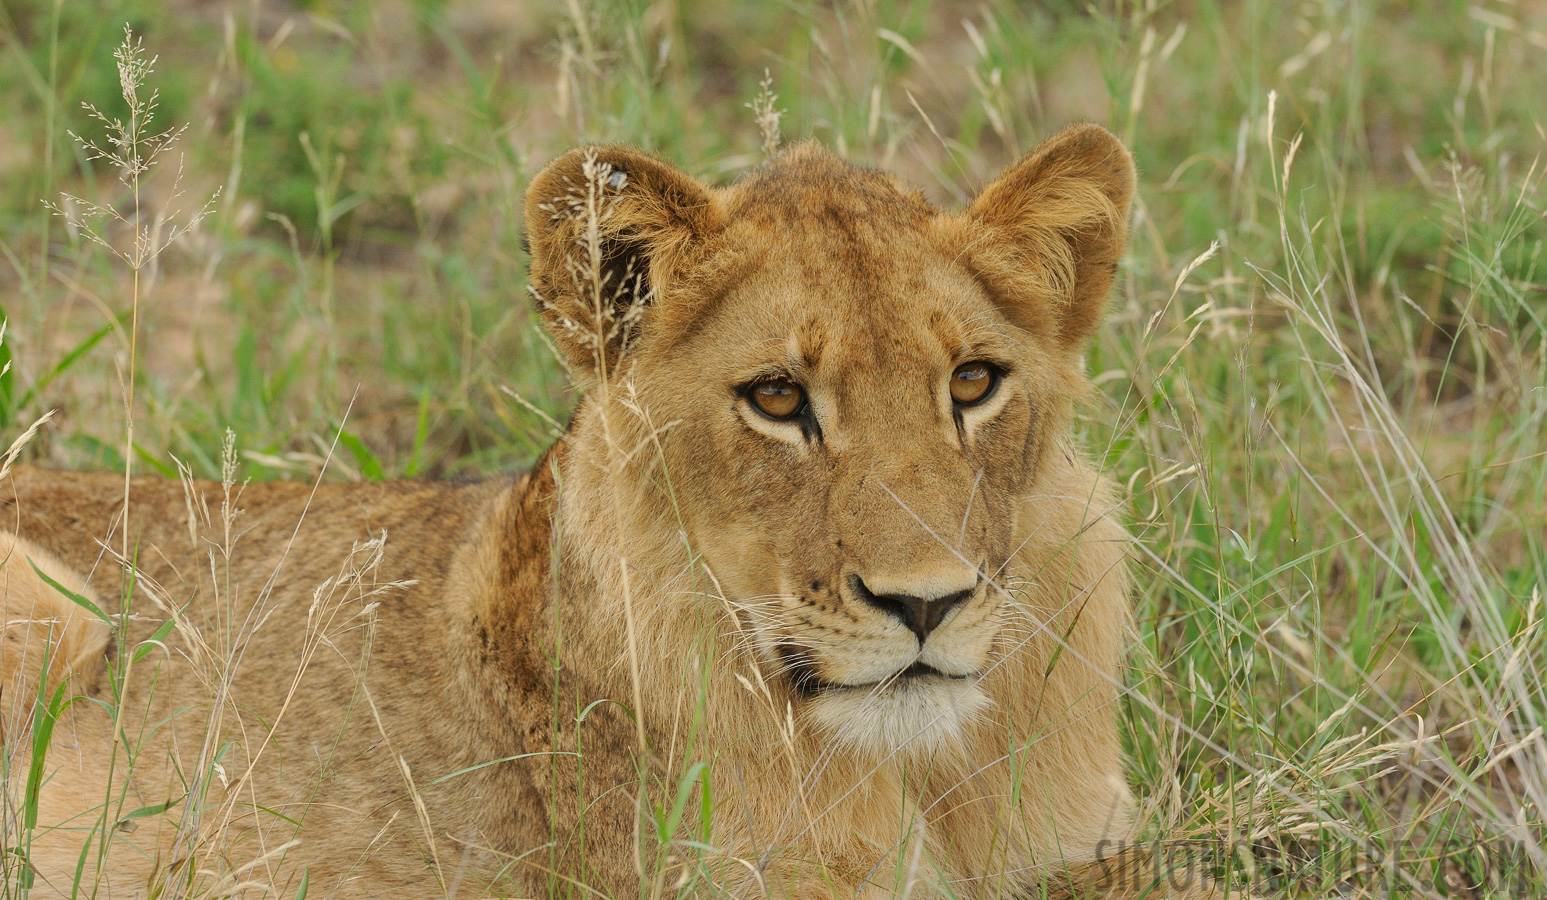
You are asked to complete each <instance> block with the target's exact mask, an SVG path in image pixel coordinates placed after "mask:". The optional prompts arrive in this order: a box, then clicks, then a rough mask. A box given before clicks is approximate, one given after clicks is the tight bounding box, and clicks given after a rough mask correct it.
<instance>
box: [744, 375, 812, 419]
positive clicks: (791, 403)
mask: <svg viewBox="0 0 1547 900" xmlns="http://www.w3.org/2000/svg"><path fill="white" fill-rule="evenodd" d="M747 396H748V397H749V398H750V399H751V400H752V405H753V406H755V407H757V410H758V412H760V413H762V414H763V415H765V416H768V417H769V418H770V419H793V418H794V417H795V416H797V415H799V414H800V413H801V411H802V410H804V409H805V407H806V392H805V391H803V390H801V389H800V387H799V386H798V385H795V384H791V383H790V382H788V381H784V380H782V379H781V380H777V381H765V382H763V383H761V384H758V385H755V386H753V388H752V390H750V391H748V392H747Z"/></svg>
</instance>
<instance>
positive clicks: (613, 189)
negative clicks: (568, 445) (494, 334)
mask: <svg viewBox="0 0 1547 900" xmlns="http://www.w3.org/2000/svg"><path fill="white" fill-rule="evenodd" d="M722 225H723V214H722V213H721V210H720V205H719V203H718V201H717V200H716V199H715V198H714V196H713V195H712V193H711V192H710V191H709V189H708V188H707V187H705V186H704V185H703V184H702V183H701V182H699V181H698V180H697V179H695V178H693V177H692V176H691V175H688V174H687V173H686V172H683V171H681V170H679V169H677V168H674V167H673V166H671V165H668V164H667V163H664V162H662V161H661V160H659V159H656V158H655V157H653V156H650V155H648V154H645V153H642V152H640V151H638V150H634V149H631V148H628V147H583V148H581V149H578V150H571V151H570V152H568V153H566V154H564V155H563V156H561V157H559V158H558V159H556V160H554V161H553V162H551V163H549V164H548V166H547V167H546V168H544V169H543V170H542V171H541V172H539V173H538V175H537V177H536V178H534V179H532V183H531V185H530V186H529V187H528V188H527V191H526V232H527V243H528V249H529V250H530V251H531V254H532V266H531V276H530V279H529V282H530V286H531V290H532V293H533V294H534V295H535V296H536V299H537V306H538V310H539V312H541V314H542V319H543V324H544V325H546V326H547V328H548V331H549V333H551V334H552V335H553V338H554V341H555V342H556V343H557V344H558V346H559V348H560V349H561V350H562V351H563V352H564V355H565V356H566V357H568V359H569V363H570V367H571V370H572V371H574V372H577V373H583V374H585V375H589V376H593V377H596V376H605V377H610V375H611V373H613V372H615V371H616V370H617V364H618V361H619V359H620V358H621V357H622V355H623V352H624V350H625V349H626V347H627V346H628V343H629V341H630V339H631V338H632V337H633V335H634V333H635V331H636V329H637V328H638V327H639V326H640V325H641V324H642V322H643V320H644V319H646V318H648V317H649V315H650V313H651V310H650V307H651V306H653V305H655V304H657V303H659V302H661V300H662V298H664V297H666V296H668V295H669V294H670V293H671V292H672V289H673V287H674V285H673V284H672V279H673V278H674V277H676V276H677V275H678V274H679V273H681V272H682V271H683V270H684V269H686V268H688V267H689V266H690V264H691V262H692V261H693V259H694V258H695V257H696V255H697V254H698V253H699V252H700V251H701V250H702V248H703V247H704V245H705V243H706V241H707V240H708V238H709V237H710V236H711V235H713V234H715V233H717V232H718V231H719V230H720V228H721V227H722Z"/></svg>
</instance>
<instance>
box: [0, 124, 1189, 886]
mask: <svg viewBox="0 0 1547 900" xmlns="http://www.w3.org/2000/svg"><path fill="white" fill-rule="evenodd" d="M1133 187H1134V174H1133V166H1132V164H1131V162H1130V159H1129V156H1128V153H1127V151H1126V150H1125V149H1124V148H1123V147H1122V145H1121V144H1120V143H1119V142H1118V141H1117V140H1116V139H1115V138H1114V137H1113V136H1112V135H1111V134H1109V133H1108V132H1106V131H1104V130H1103V129H1101V128H1099V127H1095V126H1080V127H1076V128H1071V129H1069V130H1067V131H1064V132H1062V133H1061V134H1059V135H1057V136H1056V137H1054V138H1052V139H1051V140H1049V141H1047V142H1046V143H1044V144H1042V145H1041V146H1040V147H1038V148H1036V149H1035V150H1034V151H1032V152H1031V153H1030V154H1029V155H1027V156H1026V157H1025V158H1023V159H1021V160H1020V161H1018V162H1016V163H1014V164H1013V165H1011V166H1009V167H1008V168H1006V169H1005V170H1004V171H1003V172H1002V173H1001V174H1000V175H999V176H998V177H997V178H996V179H995V180H994V181H993V182H992V183H990V184H989V185H988V186H987V187H986V188H984V189H983V191H982V192H981V193H980V194H979V195H978V196H977V198H976V199H975V200H973V201H972V203H971V204H970V205H969V206H968V207H967V208H966V209H965V210H964V211H960V212H951V211H942V210H940V209H937V208H935V207H934V206H932V205H931V204H930V203H928V202H927V201H926V200H925V199H924V197H923V196H922V195H921V194H920V193H918V192H916V191H909V190H906V189H904V188H902V187H900V186H899V185H898V183H897V182H896V181H895V180H894V179H893V178H891V177H890V176H888V175H885V174H882V173H880V172H875V171H871V170H867V169H862V168H858V167H855V166H853V165H850V164H848V163H846V162H843V161H842V160H839V159H837V158H835V157H834V156H832V155H830V154H829V153H827V152H826V151H824V150H822V149H820V148H819V147H817V146H815V145H812V144H805V145H801V146H798V147H795V148H793V149H791V150H789V151H787V152H786V153H784V154H783V155H781V156H780V157H778V158H777V159H774V160H773V161H771V162H770V163H768V164H767V165H766V166H764V167H763V168H762V169H760V170H758V171H756V172H753V173H750V174H748V175H746V176H745V177H743V178H741V179H740V180H738V181H737V182H735V183H734V184H731V185H729V186H726V187H709V186H706V185H704V184H702V183H700V182H698V181H696V180H695V179H693V178H692V177H690V176H688V175H686V174H684V173H683V172H681V171H678V170H677V169H675V168H673V167H671V166H669V165H667V164H666V163H664V162H662V161H660V160H658V159H656V158H654V157H651V156H648V155H646V154H644V153H640V152H637V151H634V150H630V149H626V148H620V147H595V148H587V149H582V150H576V151H573V152H571V153H568V154H566V155H565V156H563V157H561V158H559V159H558V160H556V161H554V162H553V163H552V164H550V165H549V166H548V167H547V168H546V169H544V170H543V171H542V172H541V173H540V174H538V175H537V177H536V178H535V179H533V181H532V183H531V185H530V187H529V189H528V191H527V195H526V197H527V199H526V228H527V231H528V236H529V239H530V249H531V254H532V261H531V277H530V288H531V291H532V293H533V295H534V297H535V299H536V302H537V306H538V309H539V310H540V312H541V316H542V319H543V322H544V324H545V325H546V327H547V329H548V331H549V333H550V334H551V335H552V339H553V341H554V343H555V344H556V346H557V347H558V349H559V350H560V352H561V353H562V354H563V355H564V357H565V358H566V359H567V361H568V363H569V365H570V367H571V370H572V372H573V375H574V378H575V379H576V381H577V382H578V383H579V384H580V385H581V386H582V387H584V388H585V389H586V393H585V395H584V397H583V399H582V400H581V401H580V403H579V406H578V408H577V409H576V411H575V414H574V417H573V420H572V422H571V424H570V426H569V428H568V430H567V432H566V433H565V434H564V435H563V437H562V438H560V439H559V440H558V442H557V443H556V444H554V446H553V447H552V448H551V449H550V450H549V451H548V452H547V453H546V454H545V455H544V456H543V457H542V458H541V459H540V460H539V461H538V462H537V464H536V465H535V466H534V467H533V468H532V470H531V471H530V472H528V473H526V474H525V475H522V476H520V477H519V478H513V479H503V480H494V481H489V482H484V483H477V484H469V483H425V482H396V483H387V484H325V485H322V486H320V487H318V488H316V490H315V492H314V491H313V490H312V489H311V488H310V487H309V486H306V485H298V484H257V485H251V486H248V487H246V488H245V490H244V491H243V492H241V493H240V496H239V497H233V496H232V494H233V493H234V491H233V489H231V488H230V487H229V486H227V487H222V486H221V485H217V484H205V483H195V484H193V485H191V486H190V487H188V488H187V489H186V490H185V488H184V487H183V486H180V485H178V484H176V483H171V482H163V481H159V480H156V479H140V480H137V481H135V482H134V484H133V486H132V490H131V492H130V501H129V505H128V508H127V511H125V509H124V499H123V482H122V479H121V477H120V476H116V475H110V474H101V475H95V474H76V473H64V472H48V471H41V470H35V469H34V470H23V471H18V473H17V474H16V476H15V479H14V481H15V484H14V491H8V492H7V497H8V499H6V500H5V501H4V503H5V505H6V506H7V507H8V508H7V509H6V510H5V514H6V516H7V517H8V518H7V519H6V521H8V522H14V523H15V525H16V534H17V535H19V536H20V538H21V541H19V542H18V541H16V540H15V539H14V538H12V537H10V536H9V535H7V536H5V538H4V548H0V549H5V550H7V552H9V555H10V561H9V562H8V563H7V565H6V568H5V570H4V573H0V574H5V575H8V576H9V577H10V579H11V580H10V589H11V593H10V594H8V595H7V599H6V612H7V616H8V618H9V619H12V620H13V621H12V622H11V624H10V625H9V626H8V631H7V638H6V643H5V649H6V654H7V655H6V656H5V657H4V662H3V665H4V669H3V671H4V673H5V677H6V679H7V680H6V683H5V687H6V691H7V692H8V693H7V696H8V697H19V698H20V699H21V700H22V701H24V702H25V701H26V700H27V698H30V697H34V696H35V695H36V694H37V693H38V690H39V689H38V685H39V682H40V681H41V682H42V683H43V684H45V685H58V684H61V683H64V682H65V680H66V679H71V681H70V683H71V684H75V685H77V687H76V689H77V690H79V691H82V692H84V693H85V696H84V697H83V698H82V699H81V700H79V701H77V702H75V703H74V704H73V705H71V706H70V708H69V709H68V710H67V711H66V712H65V713H64V714H63V716H62V717H61V718H60V720H59V722H58V723H57V731H56V736H55V741H54V746H53V747H51V748H50V749H49V752H48V754H47V756H46V758H45V760H44V761H43V763H42V766H43V768H42V769H41V770H40V771H46V773H47V777H46V778H45V779H44V780H43V781H42V782H41V792H40V794H39V796H38V798H37V815H38V819H37V821H38V823H39V824H38V826H37V828H36V829H35V830H33V831H32V832H30V836H29V841H30V843H28V845H27V846H28V850H27V854H28V856H27V858H28V860H29V862H30V864H31V866H32V868H33V869H34V870H35V872H36V874H37V878H38V880H37V884H36V886H35V888H34V890H44V889H45V888H46V889H47V890H53V891H58V892H60V893H68V892H69V891H70V885H71V883H72V880H74V879H76V878H77V877H78V876H77V873H78V872H85V873H86V877H87V880H88V881H91V880H95V881H96V882H97V883H99V884H100V885H103V886H104V887H103V888H102V889H103V890H104V891H111V892H114V895H118V894H122V895H125V896H127V895H129V894H131V893H135V892H139V894H138V895H143V894H144V892H145V891H147V890H148V891H149V892H150V893H151V894H153V895H154V894H160V895H166V896H171V895H172V894H174V893H175V894H176V895H180V896H190V895H203V894H206V893H232V892H241V890H243V889H244V888H243V887H242V886H243V885H261V886H262V887H263V889H264V890H273V891H278V892H280V893H281V894H283V895H284V896H292V895H294V894H296V893H297V891H298V890H299V888H300V886H301V885H303V884H304V885H306V888H307V893H308V896H341V897H387V896H392V897H407V896H426V895H436V896H439V895H446V896H451V895H461V896H483V895H497V896H528V897H530V896H537V895H543V896H549V895H554V894H560V893H565V894H567V893H568V892H570V891H573V890H582V891H583V892H589V891H591V890H595V891H598V892H601V893H604V894H607V895H611V896H624V895H634V894H636V893H637V892H639V891H640V890H641V885H649V886H650V889H651V891H652V892H653V893H658V892H660V891H661V890H663V889H664V890H669V891H678V892H693V893H696V892H701V891H704V890H709V891H713V892H717V891H720V890H726V891H732V892H736V893H737V894H738V895H741V896H749V895H761V894H769V895H774V896H780V897H783V896H797V897H818V896H821V897H828V896H831V897H852V896H855V895H856V894H864V895H866V896H882V895H888V894H893V893H906V894H907V895H908V896H911V897H934V896H957V897H961V896H966V897H998V896H1017V895H1021V896H1026V895H1032V894H1035V895H1038V896H1041V895H1043V894H1045V893H1051V894H1054V895H1059V894H1062V893H1064V892H1068V891H1075V890H1080V889H1082V887H1090V886H1094V887H1095V888H1096V889H1097V890H1102V891H1105V890H1108V889H1110V890H1114V891H1121V890H1123V889H1125V888H1126V889H1130V890H1131V891H1132V892H1133V893H1135V894H1137V895H1143V894H1146V893H1149V892H1150V891H1151V888H1152V884H1153V882H1154V878H1153V877H1150V876H1153V875H1154V874H1155V873H1153V872H1151V873H1148V874H1147V876H1146V877H1145V878H1140V877H1134V878H1132V879H1129V880H1127V881H1126V882H1125V883H1123V884H1118V883H1114V882H1113V880H1112V879H1111V877H1110V876H1111V875H1112V874H1113V873H1114V872H1115V871H1117V868H1116V867H1114V866H1112V865H1110V863H1111V862H1112V860H1109V859H1107V858H1105V857H1106V856H1109V855H1110V854H1108V853H1106V852H1105V848H1109V847H1112V846H1114V845H1116V844H1118V843H1120V842H1122V841H1124V840H1125V839H1127V838H1128V837H1130V834H1129V829H1130V825H1129V820H1130V815H1131V809H1132V806H1133V801H1132V799H1131V797H1130V795H1129V790H1128V787H1127V784H1126V781H1125V778H1124V772H1123V765H1124V762H1123V754H1122V750H1121V747H1120V743H1119V738H1118V728H1117V711H1118V705H1117V704H1118V697H1119V693H1120V690H1121V688H1122V676H1121V674H1120V670H1121V661H1122V656H1123V645H1124V631H1125V628H1126V624H1127V617H1128V583H1127V577H1128V576H1127V563H1126V562H1125V553H1126V546H1127V541H1128V538H1127V536H1126V534H1125V533H1124V531H1123V529H1122V527H1121V526H1120V525H1119V524H1118V522H1117V521H1116V519H1115V518H1114V516H1113V510H1114V509H1115V507H1116V504H1115V503H1114V500H1113V492H1112V490H1111V488H1110V486H1109V485H1108V483H1107V482H1106V480H1105V479H1103V478H1102V477H1101V476H1100V475H1099V474H1098V472H1097V471H1096V470H1095V469H1094V468H1093V467H1092V466H1091V465H1090V463H1089V462H1087V460H1086V458H1085V456H1084V454H1083V453H1081V452H1080V451H1079V450H1078V448H1076V447H1075V446H1074V445H1073V444H1072V443H1071V439H1070V420H1071V416H1072V411H1073V408H1074V405H1075V404H1076V402H1078V401H1079V400H1080V399H1081V398H1082V397H1084V396H1085V395H1086V394H1087V393H1088V391H1089V385H1088V383H1087V381H1086V378H1085V374H1084V366H1083V355H1084V351H1085V347H1086V344H1087V343H1088V342H1089V340H1090V338H1091V335H1092V334H1093V332H1094V331H1095V330H1096V328H1097V325H1098V324H1099V322H1100V321H1101V318H1102V313H1103V309H1104V307H1105V305H1106V296H1107V293H1108V291H1109V289H1110V287H1111V285H1112V280H1113V273H1114V270H1115V268H1116V265H1117V261H1118V259H1119V257H1120V256H1121V255H1122V251H1123V241H1124V236H1125V231H1126V220H1127V211H1128V206H1129V200H1130V197H1131V195H1132V193H1133ZM513 364H514V361H513ZM236 506H239V507H240V508H241V513H240V515H236V514H235V513H234V512H233V509H234V507H236ZM223 510H224V514H223ZM125 512H127V514H126V515H125ZM115 527H119V528H127V529H128V535H127V537H128V546H131V547H133V548H134V551H133V553H132V554H131V555H132V556H133V557H134V572H133V575H134V579H133V584H134V588H133V591H132V593H131V595H130V596H129V598H128V602H130V603H131V604H132V608H131V612H132V614H131V615H129V616H127V617H126V618H127V622H128V625H127V627H126V629H125V630H123V631H122V632H121V633H116V634H115V637H114V641H113V649H112V650H111V651H106V652H104V651H105V648H106V646H107V643H108V633H107V630H106V626H105V625H104V624H102V623H101V622H99V621H97V620H96V619H95V618H93V617H87V616H85V614H84V613H83V612H82V607H80V606H79V605H78V604H75V603H74V602H72V601H61V599H60V598H59V596H58V595H57V594H51V593H50V592H49V591H48V590H45V589H44V587H45V585H43V583H42V582H40V581H39V580H37V579H36V578H35V577H34V575H35V573H34V572H33V570H32V569H31V567H30V566H28V565H26V563H25V562H23V560H26V559H30V560H32V561H33V562H35V563H37V565H38V567H39V568H40V569H42V570H43V571H44V572H52V573H54V574H53V575H51V576H50V577H52V578H54V579H55V580H56V581H58V582H59V583H60V584H62V585H65V586H67V587H69V588H70V590H72V591H77V592H79V591H93V590H94V591H95V594H93V595H92V596H93V598H94V601H93V602H95V603H97V604H99V605H100V606H101V607H102V609H104V610H105V611H106V614H107V616H108V617H111V618H114V620H115V621H117V620H118V617H119V613H121V612H122V608H123V603H124V602H125V598H124V597H123V596H121V595H122V594H123V591H121V590H118V589H117V588H116V585H117V584H118V582H119V579H118V570H117V569H115V570H114V575H113V578H112V579H111V581H110V583H109V584H106V585H104V584H102V583H98V584H96V585H85V581H86V579H85V578H84V577H82V575H83V573H87V572H93V571H96V572H98V573H99V582H100V580H101V579H100V573H101V572H102V571H104V569H103V567H100V566H97V560H98V556H99V554H101V553H102V552H103V550H102V547H103V543H99V542H106V543H107V545H108V546H113V547H119V546H123V539H124V535H123V533H122V532H114V531H113V529H114V528H115ZM110 588H111V589H110ZM168 621H170V622H171V623H172V625H171V626H166V625H165V624H164V623H166V622H168ZM168 629H170V630H168ZM153 638H154V640H152V639H153ZM18 641H20V643H18ZM50 642H52V643H51V644H50ZM45 645H51V646H52V652H51V655H50V659H51V662H50V664H49V668H48V669H47V671H46V672H45V671H43V669H42V663H41V660H42V658H43V656H42V655H41V653H40V650H41V648H42V647H44V646H45ZM108 655H111V656H112V657H113V659H114V660H116V663H115V667H114V669H113V676H112V678H102V677H101V672H102V670H103V668H104V666H105V659H106V657H107V656H108ZM94 678H95V679H96V682H95V683H93V679H94ZM24 720H25V721H28V722H30V721H31V719H30V718H27V717H20V718H18V719H16V720H15V721H14V722H13V721H11V720H8V721H7V724H6V729H7V730H6V734H7V735H8V736H10V735H12V734H13V732H14V731H15V730H16V729H17V728H18V725H17V724H16V722H23V721H24ZM7 752H8V753H9V754H11V758H12V759H13V760H18V761H22V762H25V757H26V754H27V753H29V752H30V748H29V747H28V746H23V745H22V742H19V741H12V742H11V744H10V747H9V748H8V751H7ZM131 762H132V764H131ZM11 770H12V772H13V777H12V779H11V781H10V782H9V785H10V786H9V788H8V789H9V790H10V792H11V795H12V801H13V802H15V801H16V798H17V794H18V792H19V791H20V790H21V785H22V781H23V779H21V778H20V776H19V775H15V774H14V773H16V772H25V771H26V770H25V766H22V767H20V768H18V767H17V766H12V769H11ZM1141 874H1142V873H1141ZM1103 875H1105V876H1108V877H1107V880H1105V881H1103V880H1102V876H1103ZM1177 883H1178V882H1177V879H1176V876H1175V875H1173V876H1172V878H1171V879H1170V888H1171V889H1172V890H1173V891H1174V890H1175V885H1176V884H1177ZM579 886H584V887H583V888H581V887H579ZM1161 887H1162V888H1165V887H1166V885H1165V884H1164V883H1163V884H1162V885H1161ZM1199 889H1200V890H1202V888H1199ZM254 890H255V889H254ZM1152 895H1153V894H1152Z"/></svg>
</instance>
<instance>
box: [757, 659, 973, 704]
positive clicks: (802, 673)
mask: <svg viewBox="0 0 1547 900" xmlns="http://www.w3.org/2000/svg"><path fill="white" fill-rule="evenodd" d="M785 662H786V665H787V667H788V668H787V671H788V672H789V673H790V677H791V681H792V682H793V683H794V686H795V691H796V692H797V693H798V694H800V695H801V696H802V697H808V698H815V697H821V696H824V695H827V694H835V693H839V692H845V691H863V692H867V693H873V692H875V691H877V690H885V689H886V688H889V687H892V686H894V685H902V684H909V685H911V684H918V683H921V682H928V681H933V680H940V681H964V680H966V679H968V678H971V677H973V676H972V675H970V674H969V675H956V674H952V673H950V672H942V671H940V670H939V669H937V668H935V667H934V666H932V665H930V664H928V663H926V662H920V661H918V660H914V662H913V663H912V664H911V665H909V666H908V667H907V668H906V669H903V670H902V671H900V672H896V673H894V674H892V675H889V676H887V677H886V678H883V679H880V680H879V681H864V682H856V683H846V682H841V681H829V680H827V679H825V678H823V677H822V676H821V675H819V674H817V670H816V666H815V664H814V663H813V662H812V660H811V659H810V657H809V656H807V655H806V654H804V653H800V652H793V653H787V654H786V655H785Z"/></svg>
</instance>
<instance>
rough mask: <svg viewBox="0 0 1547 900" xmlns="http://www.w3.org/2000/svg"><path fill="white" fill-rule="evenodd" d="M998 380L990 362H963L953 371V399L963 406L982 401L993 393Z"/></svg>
mask: <svg viewBox="0 0 1547 900" xmlns="http://www.w3.org/2000/svg"><path fill="white" fill-rule="evenodd" d="M998 380H999V379H998V377H997V375H996V373H995V372H994V369H993V367H992V366H990V365H989V364H988V363H981V362H970V363H962V364H961V365H959V366H957V367H956V371H954V372H952V373H951V399H952V400H955V401H956V402H957V403H959V404H961V405H962V406H971V405H972V404H974V403H978V402H981V401H982V400H984V399H985V398H987V397H988V395H989V394H991V393H993V390H994V384H995V382H997V381H998Z"/></svg>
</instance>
